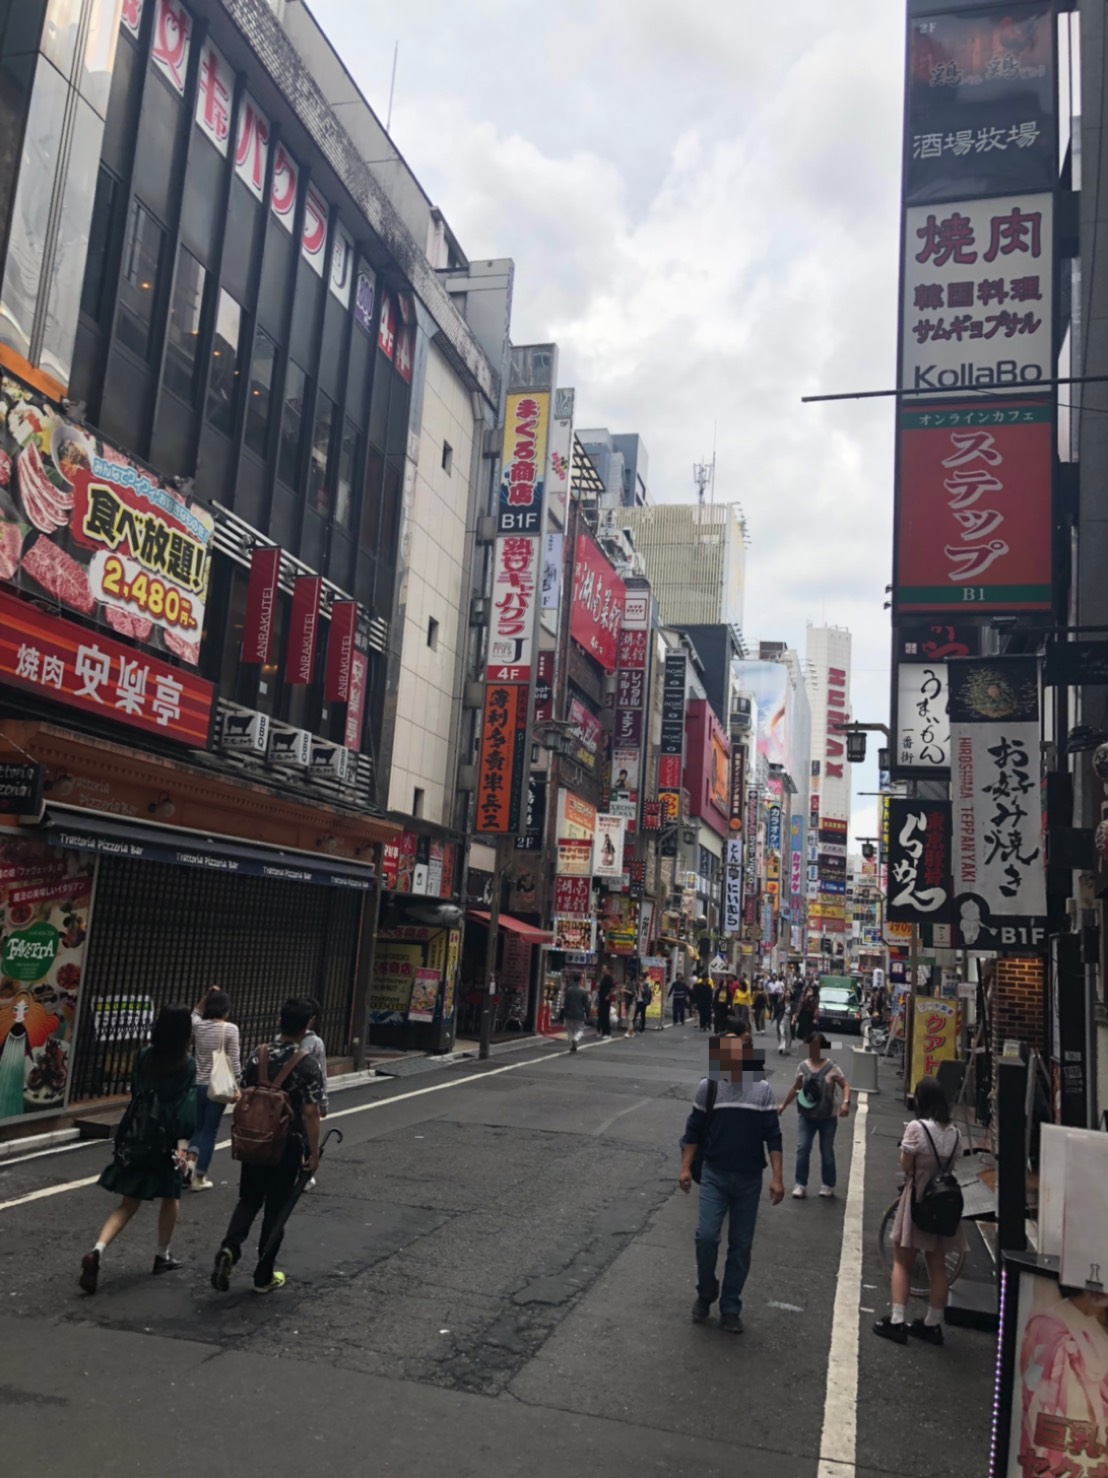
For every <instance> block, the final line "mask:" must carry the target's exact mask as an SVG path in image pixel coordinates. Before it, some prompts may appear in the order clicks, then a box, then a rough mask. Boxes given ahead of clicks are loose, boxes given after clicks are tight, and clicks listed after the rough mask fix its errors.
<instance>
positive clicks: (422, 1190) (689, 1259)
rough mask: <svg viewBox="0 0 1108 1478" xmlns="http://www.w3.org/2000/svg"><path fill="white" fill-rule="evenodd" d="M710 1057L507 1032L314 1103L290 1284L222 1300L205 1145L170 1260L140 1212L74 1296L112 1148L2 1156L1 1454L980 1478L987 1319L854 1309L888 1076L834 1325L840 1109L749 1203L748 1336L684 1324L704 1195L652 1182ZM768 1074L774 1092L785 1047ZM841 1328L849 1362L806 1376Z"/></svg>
mask: <svg viewBox="0 0 1108 1478" xmlns="http://www.w3.org/2000/svg"><path fill="white" fill-rule="evenodd" d="M850 1045H852V1044H851V1043H849V1042H848V1043H847V1044H846V1048H845V1052H844V1053H842V1054H838V1055H840V1056H842V1057H845V1059H846V1060H847V1061H849V1049H850ZM832 1055H836V1054H832ZM705 1058H706V1041H705V1038H704V1037H703V1036H701V1035H700V1034H699V1033H698V1032H697V1031H696V1030H695V1028H693V1027H691V1026H688V1027H684V1028H676V1029H670V1030H667V1031H665V1032H664V1033H657V1032H652V1033H648V1034H647V1035H646V1036H645V1037H642V1038H639V1039H636V1040H633V1041H630V1042H625V1041H622V1040H616V1041H613V1042H611V1043H605V1044H600V1045H596V1046H589V1047H588V1048H586V1049H585V1050H582V1051H581V1052H579V1053H578V1054H577V1055H576V1056H575V1057H570V1056H569V1055H567V1054H566V1053H565V1052H564V1049H562V1048H561V1047H560V1046H554V1045H552V1044H549V1043H531V1044H529V1045H528V1046H525V1047H523V1048H522V1049H519V1050H516V1051H514V1052H512V1053H509V1054H505V1055H499V1056H497V1057H496V1058H494V1059H493V1060H492V1061H491V1062H489V1063H485V1064H476V1063H473V1062H468V1063H459V1064H454V1065H453V1066H449V1067H445V1068H440V1069H436V1070H434V1071H431V1072H427V1073H421V1074H419V1075H417V1076H413V1077H408V1078H404V1079H398V1080H389V1081H378V1082H375V1083H373V1084H371V1085H369V1086H368V1087H366V1088H363V1089H357V1090H352V1091H350V1092H347V1093H343V1094H341V1095H336V1096H335V1097H334V1098H333V1100H332V1111H333V1117H332V1120H331V1121H330V1122H333V1123H335V1124H337V1125H338V1126H339V1127H341V1128H342V1130H343V1132H344V1134H345V1136H346V1137H345V1142H344V1143H343V1144H342V1145H341V1146H339V1147H335V1148H334V1150H333V1152H332V1153H331V1154H330V1155H329V1156H328V1158H327V1159H326V1161H325V1163H324V1166H323V1167H322V1169H321V1171H320V1174H319V1177H318V1185H317V1187H316V1188H315V1190H313V1191H311V1192H309V1193H308V1194H307V1195H305V1197H304V1198H303V1200H302V1201H301V1203H300V1207H299V1208H298V1211H297V1214H296V1217H295V1218H294V1220H293V1221H292V1222H291V1223H290V1227H289V1232H288V1236H287V1238H286V1242H285V1246H284V1249H283V1251H282V1254H281V1259H280V1266H282V1267H283V1268H284V1269H285V1271H286V1272H287V1274H288V1279H289V1281H288V1285H287V1287H286V1288H285V1289H284V1290H283V1291H282V1292H281V1293H279V1294H275V1295H273V1296H271V1297H269V1298H258V1297H256V1296H254V1295H253V1294H252V1293H251V1291H250V1288H249V1276H248V1274H246V1275H245V1276H241V1277H239V1279H238V1281H237V1283H235V1284H233V1285H232V1291H231V1293H230V1294H228V1295H225V1296H220V1295H217V1294H215V1293H214V1292H213V1291H212V1289H211V1288H210V1287H209V1284H208V1274H209V1271H210V1267H211V1259H212V1256H213V1254H214V1252H215V1249H216V1247H217V1246H218V1244H219V1239H220V1235H221V1233H222V1230H223V1227H224V1225H225V1222H226V1218H227V1216H228V1214H229V1212H230V1209H231V1205H232V1204H233V1200H234V1185H235V1183H236V1180H237V1176H236V1174H235V1169H234V1167H233V1165H232V1162H231V1160H230V1155H229V1152H228V1151H220V1152H219V1154H218V1156H217V1158H216V1161H215V1164H214V1167H213V1172H214V1175H215V1178H216V1181H217V1189H216V1190H215V1191H213V1192H210V1193H208V1194H205V1195H191V1196H188V1197H187V1198H186V1200H185V1203H184V1206H183V1212H182V1218H181V1223H180V1226H179V1230H178V1235H177V1237H176V1239H175V1242H174V1251H175V1252H176V1253H177V1255H178V1256H180V1257H183V1258H184V1259H186V1266H185V1268H184V1269H182V1270H181V1271H180V1272H179V1273H175V1274H172V1275H169V1276H166V1277H161V1278H158V1279H153V1278H151V1277H150V1275H149V1270H150V1262H151V1259H152V1254H153V1247H154V1240H155V1238H154V1218H153V1214H152V1212H151V1211H149V1210H147V1209H146V1208H144V1210H143V1212H142V1213H141V1214H140V1217H139V1218H136V1221H135V1222H134V1223H132V1225H131V1227H130V1228H128V1230H127V1231H126V1232H125V1233H124V1235H123V1237H122V1238H121V1239H120V1240H119V1241H118V1242H117V1243H116V1244H114V1245H113V1247H112V1248H111V1249H109V1252H108V1254H107V1256H106V1258H105V1264H104V1271H103V1273H102V1277H101V1285H100V1292H99V1293H98V1294H97V1295H96V1297H95V1298H89V1297H87V1296H85V1295H83V1294H82V1293H81V1292H80V1291H79V1290H78V1288H77V1283H76V1279H77V1272H78V1268H79V1261H80V1257H81V1254H82V1253H83V1252H84V1251H85V1250H86V1249H87V1248H88V1247H89V1246H90V1245H91V1242H92V1240H93V1239H94V1237H95V1233H96V1231H97V1228H98V1227H99V1224H100V1221H101V1219H102V1218H103V1216H104V1215H105V1213H106V1212H107V1211H108V1210H109V1209H110V1207H111V1205H112V1201H111V1200H110V1199H109V1197H108V1196H107V1195H106V1194H105V1193H104V1192H103V1191H101V1190H99V1189H98V1188H96V1187H95V1186H80V1185H77V1186H76V1187H74V1186H73V1185H72V1182H75V1181H76V1182H79V1181H81V1180H83V1179H85V1178H87V1177H91V1176H95V1175H96V1174H97V1173H98V1172H99V1170H100V1168H101V1167H102V1165H103V1163H104V1161H105V1149H104V1146H103V1145H99V1146H92V1147H89V1148H81V1149H79V1150H76V1151H73V1152H68V1153H62V1154H49V1155H44V1156H41V1157H38V1158H35V1159H32V1160H28V1161H25V1162H23V1163H20V1164H13V1165H8V1166H7V1167H0V1290H2V1294H0V1296H2V1304H0V1349H2V1350H3V1359H2V1361H0V1411H2V1413H3V1415H2V1417H0V1432H2V1442H3V1454H4V1471H5V1472H6V1473H10V1474H12V1475H13V1478H23V1475H28V1478H29V1475H34V1478H54V1475H58V1478H61V1475H65V1478H71V1475H73V1478H75V1475H81V1478H84V1475H93V1474H101V1473H110V1474H112V1475H113V1478H131V1475H134V1478H139V1475H142V1478H146V1475H148V1474H150V1473H157V1474H158V1475H159V1478H178V1475H180V1478H186V1475H187V1478H195V1475H196V1474H197V1473H203V1474H204V1475H205V1478H225V1475H226V1478H230V1475H232V1474H233V1475H236V1478H240V1475H242V1474H244V1473H248V1472H253V1473H263V1474H266V1475H273V1478H286V1475H289V1478H291V1475H297V1478H299V1475H302V1474H305V1473H309V1472H312V1473H317V1472H321V1471H325V1470H327V1469H330V1468H335V1469H337V1470H339V1471H343V1470H345V1469H346V1468H347V1467H350V1468H351V1469H353V1467H354V1465H355V1464H357V1465H358V1469H357V1471H362V1470H363V1469H364V1470H365V1471H370V1472H373V1473H374V1474H377V1475H389V1478H391V1475H398V1478H399V1475H403V1478H431V1475H435V1478H438V1475H441V1474H442V1473H443V1472H449V1473H450V1474H451V1475H452V1478H470V1475H473V1478H476V1475H481V1478H502V1475H503V1478H508V1475H512V1478H515V1475H519V1474H524V1475H528V1478H562V1475H566V1474H582V1475H586V1474H587V1475H593V1474H598V1475H624V1474H626V1475H632V1474H633V1475H636V1478H640V1475H643V1474H648V1473H664V1474H666V1475H669V1478H683V1475H686V1474H687V1475H689V1478H710V1475H716V1474H720V1475H722V1474H728V1475H733V1474H736V1473H751V1474H753V1473H757V1474H758V1475H759V1478H872V1475H877V1474H897V1475H906V1478H908V1475H910V1478H931V1475H932V1474H935V1473H942V1474H945V1475H951V1478H979V1475H980V1474H981V1473H982V1472H984V1471H985V1468H986V1465H987V1464H986V1460H987V1450H988V1428H989V1414H990V1403H991V1388H992V1378H993V1369H992V1359H993V1341H992V1339H991V1337H990V1336H988V1335H985V1334H980V1333H975V1332H972V1331H967V1330H961V1329H949V1330H948V1332H947V1335H948V1343H947V1347H946V1348H945V1349H943V1350H935V1349H932V1348H930V1347H926V1346H920V1345H918V1344H916V1343H915V1342H913V1343H912V1344H910V1345H908V1346H907V1347H905V1348H903V1349H902V1348H899V1347H896V1346H892V1345H889V1344H887V1343H885V1342H883V1341H880V1340H877V1339H876V1338H875V1337H874V1336H873V1335H872V1334H871V1332H870V1328H869V1326H870V1324H871V1323H872V1319H873V1313H872V1312H871V1311H873V1310H876V1311H877V1312H879V1313H880V1312H884V1310H885V1308H886V1307H887V1288H886V1285H885V1279H884V1277H883V1275H882V1272H881V1269H880V1264H879V1262H878V1259H877V1253H876V1245H875V1238H876V1228H877V1223H878V1221H879V1219H880V1215H881V1212H882V1211H883V1210H884V1207H885V1206H886V1205H887V1203H888V1201H889V1200H890V1199H891V1197H892V1194H893V1192H894V1189H895V1186H894V1175H895V1159H896V1142H897V1138H898V1134H899V1130H900V1127H901V1125H902V1123H903V1120H904V1118H905V1114H904V1112H903V1110H902V1109H901V1108H900V1106H899V1103H898V1101H897V1100H896V1098H895V1096H894V1091H893V1090H894V1089H895V1082H894V1079H893V1076H892V1072H891V1069H884V1070H883V1092H882V1094H881V1095H879V1096H876V1097H874V1096H871V1097H870V1098H869V1100H868V1105H867V1112H866V1118H865V1122H864V1125H863V1126H862V1138H863V1139H864V1142H865V1175H864V1181H865V1186H864V1201H863V1202H862V1203H861V1205H860V1206H859V1207H858V1209H859V1210H861V1212H862V1219H861V1222H860V1223H859V1227H858V1230H859V1231H860V1232H861V1234H862V1265H861V1273H860V1275H857V1276H855V1277H853V1279H851V1278H847V1279H846V1280H845V1281H844V1282H843V1284H842V1292H841V1293H840V1296H839V1305H838V1307H839V1322H838V1324H837V1325H836V1324H835V1319H834V1313H835V1307H836V1292H837V1290H838V1289H839V1286H840V1281H841V1280H840V1276H839V1275H840V1264H841V1263H843V1264H844V1265H849V1259H843V1255H842V1248H843V1242H844V1233H843V1227H844V1214H846V1200H847V1194H848V1188H849V1182H850V1180H851V1173H852V1165H851V1160H852V1154H851V1129H852V1128H853V1124H851V1125H850V1126H848V1125H845V1124H844V1125H842V1126H841V1128H840V1132H839V1135H838V1161H839V1191H840V1194H839V1195H838V1196H837V1197H836V1198H835V1199H834V1200H832V1201H822V1200H819V1199H817V1198H815V1197H814V1195H813V1196H811V1198H810V1199H808V1200H806V1201H799V1202H798V1201H793V1200H792V1199H791V1198H787V1199H786V1201H785V1203H784V1205H782V1206H780V1207H776V1208H775V1207H772V1206H771V1205H770V1204H769V1202H768V1199H767V1200H766V1201H765V1202H764V1203H763V1207H762V1210H761V1212H760V1214H759V1222H758V1233H757V1238H756V1241H755V1248H754V1266H753V1270H752V1273H751V1278H750V1282H749V1283H748V1285H747V1290H746V1299H745V1305H746V1306H745V1309H744V1320H745V1323H746V1332H745V1333H744V1334H743V1335H741V1336H737V1337H736V1336H731V1335H724V1334H723V1333H722V1332H721V1331H720V1330H719V1328H718V1326H715V1325H712V1326H707V1327H695V1326H693V1325H692V1324H691V1323H690V1321H689V1311H690V1307H691V1303H692V1299H693V1294H694V1287H693V1283H694V1267H693V1244H692V1236H693V1228H694V1222H695V1213H696V1204H695V1193H694V1195H693V1196H692V1197H690V1198H686V1197H684V1196H683V1195H681V1194H680V1192H679V1191H677V1189H676V1173H677V1166H678V1152H677V1147H676V1145H677V1139H678V1137H679V1135H680V1133H681V1130H682V1127H683V1123H684V1119H685V1115H686V1112H687V1106H688V1100H689V1098H690V1096H691V1093H692V1091H693V1089H694V1087H695V1084H696V1080H697V1077H698V1075H699V1073H700V1072H701V1071H702V1066H703V1064H704V1061H705ZM781 1061H782V1060H781V1059H779V1058H777V1057H776V1056H772V1057H771V1058H770V1060H769V1065H770V1068H771V1071H772V1073H773V1076H774V1081H775V1085H776V1086H778V1088H779V1092H780V1093H781V1094H782V1095H783V1093H784V1087H785V1086H786V1085H787V1083H788V1081H789V1075H790V1073H791V1071H795V1063H796V1057H795V1056H794V1057H793V1058H792V1059H791V1064H792V1066H791V1069H790V1068H788V1067H786V1068H784V1070H782V1069H781V1067H779V1064H780V1063H781ZM794 1113H795V1110H790V1111H789V1114H788V1115H787V1117H786V1128H785V1147H786V1181H787V1187H788V1189H790V1190H791V1186H792V1180H791V1160H792V1150H793V1146H794V1144H795V1120H794ZM815 1178H818V1175H817V1177H815ZM811 1189H812V1190H813V1191H814V1189H815V1186H814V1185H813V1186H812V1188H811ZM860 1189H861V1188H860V1186H859V1185H858V1179H857V1177H855V1188H854V1191H853V1194H852V1204H853V1205H855V1206H857V1204H858V1198H859V1192H860ZM36 1192H46V1193H48V1194H41V1195H39V1196H38V1197H37V1198H36V1199H33V1200H23V1198H24V1197H27V1196H31V1195H34V1193H36ZM54 1192H56V1193H54ZM13 1201H14V1202H17V1203H18V1204H15V1205H12V1204H11V1203H12V1202H13ZM847 1240H848V1241H849V1240H850V1238H849V1236H848V1239H847ZM855 1240H856V1239H855ZM248 1266H249V1264H247V1267H248ZM844 1309H845V1317H844V1313H843V1311H844ZM916 1312H922V1310H919V1309H917V1310H916ZM855 1320H856V1321H857V1323H856V1324H855V1323H854V1321H855ZM833 1342H834V1343H835V1346H836V1349H838V1350H840V1351H841V1350H842V1349H844V1348H845V1349H846V1350H847V1351H848V1352H849V1351H850V1350H852V1349H854V1350H856V1353H855V1354H854V1355H853V1356H851V1357H848V1358H846V1359H845V1360H843V1361H842V1362H841V1363H840V1366H839V1368H838V1369H836V1370H834V1371H833V1372H832V1380H831V1382H830V1386H829V1382H828V1362H829V1358H830V1352H831V1349H832V1343H833ZM855 1388H856V1396H855ZM829 1390H830V1394H829ZM846 1407H849V1408H850V1409H849V1411H847V1410H846V1409H845V1408H846ZM844 1416H845V1417H846V1421H845V1425H844ZM854 1418H856V1431H857V1437H856V1448H855V1451H854V1453H853V1455H851V1454H841V1453H839V1452H832V1453H830V1456H832V1457H836V1458H840V1457H844V1456H845V1457H846V1461H845V1462H842V1463H841V1464H840V1463H838V1462H836V1463H831V1462H827V1461H825V1462H823V1463H822V1464H821V1462H820V1451H821V1440H822V1441H824V1442H825V1448H824V1456H825V1458H826V1457H827V1456H828V1455H829V1453H828V1449H827V1446H826V1442H827V1441H828V1440H830V1439H828V1438H826V1437H825V1434H826V1433H841V1432H843V1431H847V1432H849V1431H850V1430H852V1421H853V1420H854ZM851 1456H853V1464H851V1462H850V1458H851Z"/></svg>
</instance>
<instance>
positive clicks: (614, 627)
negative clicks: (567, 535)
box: [569, 534, 627, 672]
mask: <svg viewBox="0 0 1108 1478" xmlns="http://www.w3.org/2000/svg"><path fill="white" fill-rule="evenodd" d="M626 600H627V587H626V586H625V585H624V583H623V581H622V580H621V579H620V578H619V576H618V575H617V574H616V572H615V570H613V569H612V567H611V565H610V564H609V563H608V561H607V560H606V559H605V557H604V555H603V554H602V553H601V550H600V546H599V545H598V544H597V543H596V542H595V540H594V539H592V538H591V537H590V535H588V534H578V536H577V550H576V555H575V559H574V566H573V608H572V611H571V613H570V623H569V634H570V636H572V638H573V640H574V641H575V642H576V643H577V645H578V646H580V647H583V648H584V650H585V651H586V652H588V654H589V656H590V657H594V658H595V659H596V661H597V662H599V663H600V665H601V667H603V669H604V671H605V672H614V671H615V669H616V658H617V656H618V654H619V632H620V627H621V626H622V625H623V608H624V605H625V603H626Z"/></svg>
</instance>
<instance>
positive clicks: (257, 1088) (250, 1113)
mask: <svg viewBox="0 0 1108 1478" xmlns="http://www.w3.org/2000/svg"><path fill="white" fill-rule="evenodd" d="M313 1009H314V1002H312V1001H302V1000H296V999H292V1000H288V1001H286V1002H285V1004H284V1005H283V1006H282V1007H281V1030H280V1035H279V1036H278V1038H277V1040H276V1041H275V1042H272V1043H270V1044H269V1045H268V1046H261V1047H257V1048H255V1050H254V1052H253V1053H252V1055H251V1057H250V1060H249V1062H247V1064H246V1067H245V1069H244V1070H243V1075H242V1086H243V1095H242V1097H241V1098H240V1100H239V1102H238V1104H237V1105H236V1108H235V1116H234V1119H233V1121H232V1129H231V1144H232V1152H233V1153H234V1155H235V1157H236V1159H240V1160H241V1161H242V1175H241V1178H240V1180H239V1202H238V1205H237V1206H236V1207H235V1209H234V1211H233V1212H232V1213H231V1220H230V1223H229V1225H228V1227H227V1231H226V1234H225V1235H224V1238H223V1242H222V1245H221V1246H220V1249H219V1251H218V1252H217V1253H216V1256H215V1267H214V1268H213V1269H212V1287H213V1288H215V1289H216V1290H217V1291H218V1292H220V1293H226V1292H227V1289H228V1287H229V1286H230V1282H231V1269H232V1268H233V1267H234V1266H235V1264H236V1263H237V1262H238V1261H239V1259H240V1257H241V1256H242V1244H243V1243H244V1242H245V1240H246V1238H247V1237H248V1236H249V1235H250V1228H251V1227H252V1226H253V1225H254V1220H255V1218H256V1217H257V1215H258V1212H259V1211H261V1210H262V1208H263V1206H264V1208H265V1212H264V1215H263V1217H262V1231H261V1237H260V1239H259V1242H258V1252H259V1256H258V1262H257V1266H256V1267H255V1268H254V1292H255V1293H273V1292H275V1291H276V1290H277V1289H278V1288H283V1287H284V1285H285V1275H284V1273H280V1272H278V1271H277V1270H276V1269H275V1268H274V1262H275V1260H276V1257H277V1253H278V1251H279V1249H280V1245H281V1238H280V1236H277V1237H276V1238H274V1236H273V1229H274V1227H275V1226H276V1224H277V1222H278V1219H279V1218H280V1215H281V1212H282V1210H283V1209H284V1207H285V1205H286V1204H287V1202H288V1199H289V1197H290V1196H291V1195H292V1192H293V1188H294V1186H295V1185H296V1178H297V1176H298V1175H299V1174H300V1171H301V1169H302V1168H303V1169H306V1170H307V1171H308V1172H309V1173H310V1174H312V1175H314V1174H315V1172H316V1171H317V1170H318V1169H319V1120H320V1103H321V1101H322V1098H323V1075H322V1074H321V1073H320V1071H319V1065H318V1063H317V1062H316V1061H315V1059H314V1058H313V1057H312V1055H311V1054H310V1053H309V1052H307V1051H305V1049H304V1037H305V1036H306V1035H307V1031H308V1026H309V1023H310V1022H311V1019H312V1013H313ZM278 1099H283V1100H284V1102H283V1103H279V1102H277V1101H276V1100H278ZM251 1133H252V1135H253V1139H252V1143H248V1135H250V1134H251ZM271 1244H272V1245H271Z"/></svg>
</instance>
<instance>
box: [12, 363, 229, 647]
mask: <svg viewBox="0 0 1108 1478" xmlns="http://www.w3.org/2000/svg"><path fill="white" fill-rule="evenodd" d="M212 529H213V524H212V519H211V516H210V515H209V514H208V513H206V512H205V511H204V509H203V508H201V507H199V506H198V505H196V504H193V503H189V502H188V501H187V500H186V499H184V498H183V497H182V496H181V495H180V493H178V492H177V491H176V490H175V489H174V488H172V487H167V486H165V485H164V484H163V483H161V482H159V481H158V480H157V478H156V477H155V476H154V475H153V474H152V473H150V472H148V471H147V470H146V469H145V468H143V467H142V466H141V465H139V464H136V463H134V462H132V461H131V460H129V459H128V458H127V457H125V456H124V455H123V453H122V452H120V451H118V450H117V449H116V448H115V447H113V446H111V445H110V444H109V443H107V442H105V441H103V440H102V439H101V438H99V437H97V436H94V435H93V434H92V433H90V432H88V431H86V430H84V429H82V428H81V427H79V426H76V425H74V424H72V423H71V422H69V421H67V420H66V419H65V416H64V415H63V414H62V412H61V410H60V409H59V407H57V406H56V405H54V403H53V402H52V401H49V400H47V399H45V398H44V397H43V396H42V395H40V394H39V393H38V392H37V391H35V390H32V389H31V388H30V387H29V386H27V385H24V384H23V383H22V381H20V380H17V379H15V378H14V377H12V376H10V375H3V376H0V580H3V581H7V582H9V583H10V584H13V585H16V586H18V587H19V588H20V589H22V590H24V591H26V592H27V593H28V594H32V595H37V596H40V597H41V596H42V595H44V594H45V595H48V596H52V597H53V599H54V600H55V601H56V602H57V603H58V605H59V606H65V607H68V609H70V610H72V611H76V612H78V613H79V614H80V615H82V616H88V617H92V618H94V619H96V620H98V621H100V622H102V623H103V624H104V625H106V626H109V627H111V629H112V630H113V631H115V632H117V633H118V634H119V635H120V636H125V637H130V638H131V640H133V641H136V642H140V643H142V644H143V645H145V646H148V647H152V648H154V649H155V650H158V651H163V652H168V653H170V654H171V655H172V656H174V657H176V658H177V659H178V660H179V661H181V662H187V663H189V664H190V665H191V666H195V665H196V664H197V663H198V662H199V660H200V638H201V635H202V634H203V630H204V606H205V602H206V600H207V594H208V575H209V566H210V561H211V548H210V546H211V538H212Z"/></svg>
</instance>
